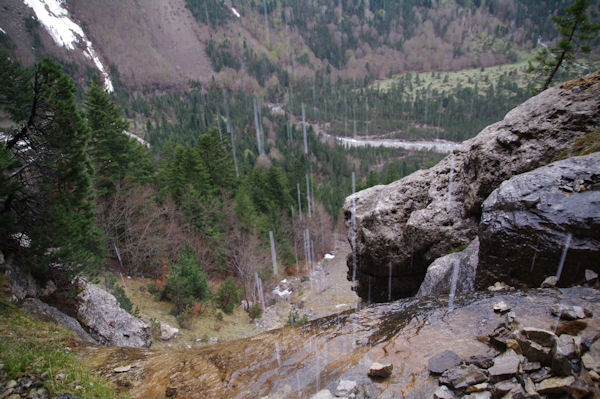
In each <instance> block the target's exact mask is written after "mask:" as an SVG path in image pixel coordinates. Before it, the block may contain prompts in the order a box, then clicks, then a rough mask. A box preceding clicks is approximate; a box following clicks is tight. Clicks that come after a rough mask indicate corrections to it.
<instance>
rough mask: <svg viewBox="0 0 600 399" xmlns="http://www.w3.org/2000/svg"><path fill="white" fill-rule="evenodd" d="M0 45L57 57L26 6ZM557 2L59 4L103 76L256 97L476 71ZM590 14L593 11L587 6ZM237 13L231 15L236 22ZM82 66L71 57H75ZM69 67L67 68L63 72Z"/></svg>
mask: <svg viewBox="0 0 600 399" xmlns="http://www.w3.org/2000/svg"><path fill="white" fill-rule="evenodd" d="M3 3H4V4H3V13H2V14H1V15H0V27H2V29H3V30H4V31H5V32H6V34H3V33H2V32H0V39H1V40H0V42H1V43H2V45H3V47H6V48H9V49H10V51H12V52H13V53H14V54H16V55H17V56H18V57H19V58H20V59H21V60H24V61H26V62H27V63H30V62H31V61H33V59H35V58H36V57H39V56H40V55H44V54H51V55H53V56H59V57H60V58H61V59H63V60H65V61H66V62H67V63H74V64H75V65H79V66H80V71H79V73H80V74H85V73H86V68H85V67H84V68H81V66H83V65H88V66H93V65H92V64H91V63H90V62H89V61H87V62H86V61H85V60H84V59H78V58H77V57H75V58H73V54H72V53H74V52H70V53H69V54H68V55H66V54H64V52H63V54H60V52H58V53H57V51H56V49H52V47H53V46H52V45H51V41H49V40H48V37H47V35H46V34H45V32H43V31H44V29H40V26H39V24H36V23H35V20H33V22H32V20H31V18H30V17H31V15H32V13H31V10H30V9H29V8H28V7H26V6H24V5H23V3H22V2H20V1H17V0H6V1H5V2H3ZM568 3H569V2H568V1H566V0H544V1H531V0H521V1H516V2H512V1H510V2H509V1H493V2H492V1H467V0H456V1H432V0H405V1H398V2H389V1H388V2H385V1H370V2H363V1H356V0H343V1H335V2H333V3H331V2H329V1H324V0H319V1H313V2H310V3H308V2H290V1H286V0H268V1H267V0H264V1H262V2H261V1H252V2H249V3H248V2H243V1H240V0H228V1H224V0H174V1H169V2H164V1H159V0H148V1H134V0H124V1H119V2H104V1H100V0H91V1H81V0H68V1H66V3H64V4H65V6H66V8H67V9H68V10H69V12H70V14H71V16H72V18H74V20H76V21H79V23H80V25H81V26H82V27H83V30H84V31H85V33H86V34H87V35H88V37H89V39H90V40H91V41H92V42H93V43H94V45H95V46H96V47H97V48H98V49H99V53H100V55H101V58H102V59H103V60H105V62H106V64H108V65H110V69H111V72H112V73H113V74H116V73H118V75H119V76H118V77H117V78H120V80H121V81H122V82H123V83H125V84H126V85H127V86H128V87H131V88H138V89H139V88H145V89H153V88H169V87H171V88H172V87H178V88H185V87H187V84H188V82H189V81H190V80H192V81H199V82H202V83H207V82H209V81H211V80H212V78H213V77H214V79H215V80H216V82H217V83H220V84H223V85H226V86H228V87H230V88H244V89H247V90H248V89H249V90H251V91H254V92H257V91H258V89H259V87H261V86H262V87H272V88H273V87H277V86H279V85H281V86H287V84H288V81H289V80H291V81H295V80H296V79H297V78H299V77H302V76H313V74H314V71H318V70H328V71H332V73H333V74H334V75H336V76H340V77H342V78H362V77H364V76H365V75H370V76H372V77H374V78H385V77H389V76H391V75H393V74H397V73H401V72H404V71H409V70H413V71H414V70H416V71H431V70H438V71H439V70H446V71H447V70H458V69H463V68H469V67H470V68H473V67H488V66H492V65H498V64H502V63H507V62H514V61H516V60H518V59H519V58H520V56H519V54H520V52H521V51H523V50H530V49H532V48H533V47H535V46H536V43H537V41H538V38H541V39H542V40H543V41H545V42H548V41H551V40H552V39H553V38H554V37H555V35H556V32H555V30H554V27H553V24H552V21H551V19H550V17H551V15H552V14H555V13H557V12H558V10H562V9H564V7H565V5H566V4H568ZM592 8H593V9H592V10H591V14H592V17H593V18H594V17H597V15H598V14H600V12H599V9H600V5H598V4H594V5H593V6H592ZM236 13H237V14H236ZM79 58H82V57H79ZM73 68H74V69H77V68H76V67H73Z"/></svg>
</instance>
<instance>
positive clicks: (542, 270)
mask: <svg viewBox="0 0 600 399" xmlns="http://www.w3.org/2000/svg"><path fill="white" fill-rule="evenodd" d="M482 208H483V215H482V217H481V223H480V225H479V239H480V240H481V246H480V249H479V265H478V267H477V275H476V276H475V288H476V289H477V288H479V289H481V288H485V287H487V286H488V285H490V284H493V283H494V282H495V281H498V280H500V281H504V282H505V283H508V284H510V285H513V286H518V285H522V284H524V285H526V286H534V287H538V286H539V285H540V284H541V283H542V281H544V279H545V278H546V277H548V276H556V277H557V278H558V283H559V285H561V286H566V285H570V284H573V283H577V282H581V281H583V280H584V279H585V276H584V272H585V270H586V269H589V270H596V271H600V263H599V262H598V259H599V256H600V152H596V153H593V154H590V155H586V156H581V157H572V158H569V159H565V160H563V161H559V162H553V163H552V164H550V165H547V166H544V167H541V168H539V169H535V170H533V171H531V172H527V173H523V174H521V175H518V176H514V177H512V178H511V179H509V180H507V181H505V182H503V183H502V184H501V185H500V187H499V188H497V189H496V190H494V191H493V192H492V194H491V195H490V196H489V197H488V198H487V199H486V200H485V202H484V203H483V207H482Z"/></svg>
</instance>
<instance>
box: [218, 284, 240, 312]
mask: <svg viewBox="0 0 600 399" xmlns="http://www.w3.org/2000/svg"><path fill="white" fill-rule="evenodd" d="M216 300H217V306H219V307H220V308H221V309H223V311H224V312H225V313H227V314H231V313H233V309H234V307H235V305H236V304H238V303H239V302H240V292H239V291H238V289H237V285H236V284H235V280H234V279H233V277H231V276H229V277H227V278H226V279H225V281H223V283H222V284H221V286H220V287H219V291H217V298H216Z"/></svg>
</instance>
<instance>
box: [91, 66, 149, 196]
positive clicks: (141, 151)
mask: <svg viewBox="0 0 600 399" xmlns="http://www.w3.org/2000/svg"><path fill="white" fill-rule="evenodd" d="M85 97H86V101H85V108H86V117H87V122H88V126H89V127H90V129H91V133H92V140H91V142H90V146H89V147H90V155H91V157H92V160H93V163H94V167H95V172H96V176H95V180H96V186H97V187H98V188H99V190H100V193H101V194H106V193H107V192H110V191H112V189H113V188H114V185H115V184H117V183H118V182H119V181H121V180H123V179H125V178H129V179H131V180H133V181H135V182H140V183H147V182H148V181H149V180H150V176H151V175H152V169H153V165H152V162H151V160H150V154H149V151H148V150H147V149H146V148H145V147H143V146H141V145H139V144H138V143H137V142H135V141H134V140H133V139H132V138H129V137H127V136H126V135H125V134H124V133H123V132H124V131H125V130H127V129H128V123H127V122H125V120H124V119H123V117H122V116H121V110H120V109H119V107H118V106H117V105H115V103H114V102H113V101H112V99H111V97H110V94H109V93H107V92H106V91H104V89H103V88H102V86H101V83H100V81H99V80H98V79H97V78H95V79H92V81H91V82H90V88H89V90H88V92H87V93H86V96H85Z"/></svg>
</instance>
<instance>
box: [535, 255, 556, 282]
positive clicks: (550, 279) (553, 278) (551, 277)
mask: <svg viewBox="0 0 600 399" xmlns="http://www.w3.org/2000/svg"><path fill="white" fill-rule="evenodd" d="M532 263H533V261H532ZM534 266H535V264H534ZM556 284H558V278H556V276H548V277H546V278H545V279H544V281H542V285H540V287H542V288H554V287H556Z"/></svg>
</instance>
